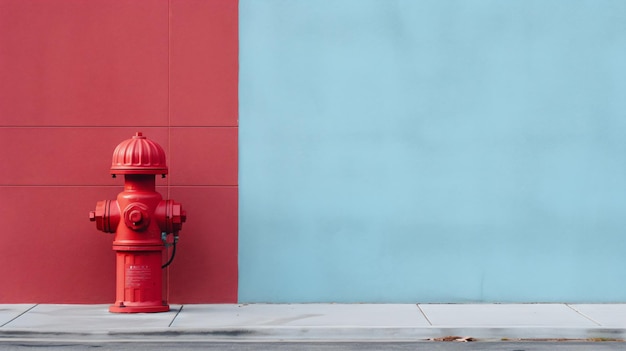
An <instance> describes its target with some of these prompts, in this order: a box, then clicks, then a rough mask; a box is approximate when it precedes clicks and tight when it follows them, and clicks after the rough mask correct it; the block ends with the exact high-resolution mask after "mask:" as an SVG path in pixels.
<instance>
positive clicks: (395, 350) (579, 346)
mask: <svg viewBox="0 0 626 351" xmlns="http://www.w3.org/2000/svg"><path fill="white" fill-rule="evenodd" d="M0 350H2V351H25V350H45V351H61V350H67V351H79V350H90V351H108V350H111V351H112V350H116V351H131V350H132V351H142V350H146V351H148V350H150V351H153V350H156V351H159V350H177V351H178V350H183V351H184V350H225V351H269V350H278V351H286V350H306V351H339V350H341V351H345V350H349V351H364V350H365V351H369V350H385V351H409V350H410V351H422V350H429V351H457V350H463V351H468V350H470V351H479V350H480V351H548V350H550V351H553V350H556V351H566V350H567V351H609V350H610V351H616V350H626V343H624V342H579V341H565V342H534V341H524V342H466V343H461V342H369V343H363V342H283V343H280V342H203V341H199V342H198V341H194V342H179V343H172V342H165V343H155V342H143V341H133V342H109V343H90V342H79V341H77V342H32V341H0Z"/></svg>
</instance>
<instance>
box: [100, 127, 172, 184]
mask: <svg viewBox="0 0 626 351" xmlns="http://www.w3.org/2000/svg"><path fill="white" fill-rule="evenodd" d="M111 174H167V164H166V163H165V151H163V148H162V147H161V145H159V144H157V143H155V142H154V141H152V140H149V139H147V138H146V137H145V136H143V135H142V133H141V132H137V133H136V134H135V136H133V137H132V138H131V139H128V140H124V141H122V142H121V143H120V144H119V145H118V146H117V147H116V148H115V150H114V151H113V160H112V162H111Z"/></svg>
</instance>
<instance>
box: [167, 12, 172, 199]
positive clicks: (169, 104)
mask: <svg viewBox="0 0 626 351" xmlns="http://www.w3.org/2000/svg"><path fill="white" fill-rule="evenodd" d="M171 81H172V0H167V151H168V153H169V156H170V158H171V156H172V91H171V88H172V84H171ZM170 185H171V184H170V177H167V198H168V199H169V198H170V197H171V193H170Z"/></svg>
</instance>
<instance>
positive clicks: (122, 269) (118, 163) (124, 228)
mask: <svg viewBox="0 0 626 351" xmlns="http://www.w3.org/2000/svg"><path fill="white" fill-rule="evenodd" d="M111 174H112V175H113V177H115V175H117V174H123V175H124V191H122V192H121V193H119V194H118V196H117V200H104V201H98V203H97V204H96V210H95V211H91V212H90V213H89V219H90V220H91V221H92V222H93V221H95V222H96V227H97V228H98V230H101V231H103V232H105V233H115V237H114V240H113V250H114V251H116V256H117V257H116V260H117V263H116V265H117V269H116V270H117V283H116V300H115V303H114V304H113V305H111V306H110V307H109V311H110V312H127V313H134V312H166V311H169V309H170V307H169V305H168V304H167V301H165V299H164V298H163V286H162V280H163V278H162V272H161V269H162V268H163V267H165V266H166V265H167V264H169V263H171V260H170V262H168V263H167V264H165V265H164V264H163V252H164V251H165V249H166V245H168V244H167V239H168V235H169V234H173V235H174V241H173V243H174V245H175V244H176V241H177V240H178V232H179V231H180V230H181V228H182V225H183V222H185V220H186V213H185V211H183V209H182V206H181V204H179V203H176V202H174V201H172V200H163V199H162V197H161V194H159V193H158V192H156V189H155V176H156V175H157V174H161V175H163V177H165V175H166V174H167V165H166V163H165V152H164V151H163V148H161V146H160V145H159V144H157V143H155V142H153V141H151V140H149V139H146V137H145V136H143V135H142V134H141V133H139V132H138V133H137V134H136V135H135V136H133V137H132V139H128V140H125V141H123V142H121V143H120V144H119V145H118V146H117V147H116V148H115V151H113V161H112V165H111ZM175 249H176V246H174V250H173V251H172V258H173V255H174V254H175Z"/></svg>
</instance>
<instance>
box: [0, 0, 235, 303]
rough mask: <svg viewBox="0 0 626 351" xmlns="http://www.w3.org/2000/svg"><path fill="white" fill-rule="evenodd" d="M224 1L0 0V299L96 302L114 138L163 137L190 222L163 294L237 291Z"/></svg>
mask: <svg viewBox="0 0 626 351" xmlns="http://www.w3.org/2000/svg"><path fill="white" fill-rule="evenodd" d="M237 6H238V3H237V1H236V0H195V1H190V0H170V1H168V0H158V1H145V0H135V1H128V0H124V1H110V0H90V1H84V0H56V1H50V0H0V82H1V84H0V150H2V151H1V152H0V175H1V177H0V224H1V225H2V232H1V233H0V238H1V241H2V242H1V243H0V266H1V267H3V275H2V280H1V281H2V284H0V303H19V302H24V303H26V302H36V303H107V302H112V301H113V299H114V296H115V286H114V278H115V271H114V269H115V261H114V252H113V251H112V250H111V242H112V239H113V237H112V236H111V235H109V234H105V233H102V232H99V231H97V230H96V227H95V223H93V222H90V221H89V219H88V213H89V211H91V210H93V209H94V207H95V204H96V202H97V201H98V200H105V199H114V198H115V196H116V194H117V193H118V192H120V191H121V189H122V184H123V179H121V178H119V177H118V178H117V179H112V178H111V177H110V176H109V173H108V171H109V167H110V162H111V156H112V152H113V149H114V148H115V146H116V145H117V144H118V143H119V142H121V141H123V140H125V139H128V138H130V137H131V136H132V135H134V133H135V132H136V131H142V132H143V133H144V135H146V136H147V137H148V138H150V139H152V140H154V141H156V142H158V143H159V144H161V146H163V148H164V149H165V150H166V152H167V156H168V159H167V160H168V166H169V169H170V174H169V176H168V177H167V178H166V179H158V180H157V187H158V190H159V191H160V192H161V193H162V194H163V196H164V198H167V197H169V198H171V199H174V200H176V201H178V202H181V203H182V204H183V207H184V208H185V210H186V211H187V215H188V219H187V222H186V223H185V225H184V227H183V230H182V231H181V239H180V242H179V245H178V252H177V254H176V258H175V260H174V262H173V264H172V265H171V266H170V268H168V271H167V272H166V274H167V282H168V287H167V290H168V296H169V300H170V302H172V303H203V302H205V303H210V302H235V301H236V300H237V191H238V187H237V136H238V128H237V125H238V119H237V118H238V117H237V113H238V111H237V74H238V63H237V58H238V43H237V37H238V33H237V28H238V23H237Z"/></svg>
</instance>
